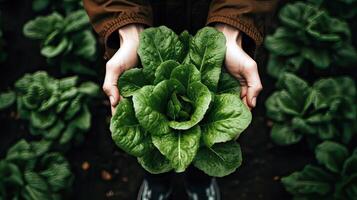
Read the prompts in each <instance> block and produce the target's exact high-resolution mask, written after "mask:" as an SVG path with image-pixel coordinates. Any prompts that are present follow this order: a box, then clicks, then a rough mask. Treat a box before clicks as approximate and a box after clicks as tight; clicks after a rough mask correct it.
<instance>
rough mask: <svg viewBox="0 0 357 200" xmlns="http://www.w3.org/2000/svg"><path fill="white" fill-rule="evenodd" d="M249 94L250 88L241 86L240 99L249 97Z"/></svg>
mask: <svg viewBox="0 0 357 200" xmlns="http://www.w3.org/2000/svg"><path fill="white" fill-rule="evenodd" d="M247 92H248V86H246V85H241V91H240V97H241V98H242V99H243V98H244V97H246V96H247Z"/></svg>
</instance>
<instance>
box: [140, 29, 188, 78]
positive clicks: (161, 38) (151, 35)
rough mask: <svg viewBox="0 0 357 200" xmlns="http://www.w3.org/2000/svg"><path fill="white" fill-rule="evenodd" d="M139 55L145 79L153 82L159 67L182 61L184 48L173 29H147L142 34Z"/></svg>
mask: <svg viewBox="0 0 357 200" xmlns="http://www.w3.org/2000/svg"><path fill="white" fill-rule="evenodd" d="M138 54H139V56H140V60H141V63H142V65H143V72H144V74H145V77H147V79H148V80H150V81H153V80H154V78H155V71H156V69H157V67H158V66H159V65H160V64H161V63H162V62H164V61H167V60H180V58H182V55H183V54H184V47H183V44H182V42H181V41H180V40H179V38H178V36H177V35H176V34H175V33H174V32H173V31H172V30H171V29H169V28H167V27H165V26H160V27H157V28H148V29H145V31H143V32H142V33H141V34H140V44H139V49H138Z"/></svg>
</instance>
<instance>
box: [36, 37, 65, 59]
mask: <svg viewBox="0 0 357 200" xmlns="http://www.w3.org/2000/svg"><path fill="white" fill-rule="evenodd" d="M68 44H69V41H68V38H66V37H63V38H62V40H61V41H60V42H59V44H51V45H46V46H44V47H42V49H41V54H42V55H43V56H45V57H47V58H53V57H56V56H58V55H60V54H61V53H63V52H64V51H65V49H66V48H67V47H68Z"/></svg>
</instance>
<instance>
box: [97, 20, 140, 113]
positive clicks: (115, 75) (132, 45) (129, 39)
mask: <svg viewBox="0 0 357 200" xmlns="http://www.w3.org/2000/svg"><path fill="white" fill-rule="evenodd" d="M143 30H144V27H143V26H142V25H139V24H129V25H126V26H124V27H122V28H120V29H119V30H118V31H119V36H120V48H119V50H118V51H117V52H116V53H115V54H114V56H113V57H112V58H111V59H110V60H109V61H108V62H107V64H106V71H105V78H104V83H103V90H104V92H105V94H106V95H107V96H108V97H109V101H110V105H111V110H112V114H114V110H115V106H116V105H117V104H118V103H119V100H120V94H119V88H118V87H120V86H118V79H119V77H120V75H121V74H122V73H123V72H124V71H125V70H128V69H130V68H132V67H135V66H136V65H137V64H138V62H139V58H138V54H137V49H138V47H139V34H140V33H141V32H142V31H143Z"/></svg>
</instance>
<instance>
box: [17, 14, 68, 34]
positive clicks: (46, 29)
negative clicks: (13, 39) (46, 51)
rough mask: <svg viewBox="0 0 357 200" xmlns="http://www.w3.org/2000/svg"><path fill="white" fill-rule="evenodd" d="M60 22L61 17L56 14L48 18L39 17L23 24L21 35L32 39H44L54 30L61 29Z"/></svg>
mask: <svg viewBox="0 0 357 200" xmlns="http://www.w3.org/2000/svg"><path fill="white" fill-rule="evenodd" d="M62 22H63V17H62V16H61V15H60V14H58V13H57V12H54V13H52V14H51V15H48V16H39V17H37V18H35V19H34V20H31V21H29V22H27V23H26V24H25V26H24V28H23V33H24V34H25V36H26V37H29V38H32V39H46V37H47V36H48V35H49V34H51V33H52V32H53V31H54V30H56V29H57V28H61V27H63V23H62Z"/></svg>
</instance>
